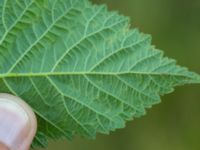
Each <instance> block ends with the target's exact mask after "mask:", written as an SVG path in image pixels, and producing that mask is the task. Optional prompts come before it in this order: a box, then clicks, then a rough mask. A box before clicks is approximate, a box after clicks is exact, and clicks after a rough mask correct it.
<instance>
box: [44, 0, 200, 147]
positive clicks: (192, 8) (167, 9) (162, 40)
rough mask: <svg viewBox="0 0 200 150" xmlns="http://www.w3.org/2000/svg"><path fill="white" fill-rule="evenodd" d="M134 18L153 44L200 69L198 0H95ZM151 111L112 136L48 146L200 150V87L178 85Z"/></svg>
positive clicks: (133, 22) (179, 60)
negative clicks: (151, 38)
mask: <svg viewBox="0 0 200 150" xmlns="http://www.w3.org/2000/svg"><path fill="white" fill-rule="evenodd" d="M94 1H95V2H96V3H107V4H108V5H109V7H110V9H114V10H119V11H120V12H121V13H123V14H125V15H127V16H131V19H132V24H133V25H134V26H137V27H139V28H140V30H142V32H145V33H150V34H151V35H152V37H153V44H154V45H156V46H157V47H158V48H160V49H164V50H165V54H166V55H167V56H171V57H173V58H176V59H177V60H178V63H179V64H183V65H185V66H187V67H189V68H190V69H191V70H195V71H197V72H198V73H200V63H199V62H197V60H199V57H200V0H190V1H189V0H123V1H122V0H94ZM162 100H163V102H162V103H161V104H160V105H157V106H154V109H152V110H150V111H149V112H148V114H147V115H146V116H145V117H143V118H141V119H138V120H135V121H133V122H131V123H129V124H127V127H126V129H123V130H118V131H117V132H114V133H112V134H111V135H110V136H105V135H98V136H97V139H96V140H95V141H91V140H89V141H88V140H85V139H79V138H76V139H75V140H73V141H72V142H62V141H61V142H59V143H58V142H56V143H52V144H51V145H49V148H48V150H54V149H58V150H65V149H69V150H94V149H95V150H102V149H103V150H122V149H123V150H161V149H162V150H169V149H170V150H199V149H200V142H199V139H200V117H199V115H200V101H199V100H200V86H199V85H190V86H184V87H179V88H177V89H176V92H175V93H173V94H171V95H168V96H165V97H164V98H163V99H162Z"/></svg>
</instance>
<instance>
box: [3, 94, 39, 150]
mask: <svg viewBox="0 0 200 150" xmlns="http://www.w3.org/2000/svg"><path fill="white" fill-rule="evenodd" d="M36 128H37V122H36V117H35V115H34V113H33V111H32V110H31V108H30V107H29V106H28V105H27V104H26V103H25V102H24V101H23V100H21V99H20V98H18V97H15V96H12V95H9V94H0V150H28V149H29V147H30V145H31V143H32V140H33V138H34V136H35V133H36Z"/></svg>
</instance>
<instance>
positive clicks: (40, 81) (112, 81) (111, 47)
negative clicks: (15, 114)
mask: <svg viewBox="0 0 200 150" xmlns="http://www.w3.org/2000/svg"><path fill="white" fill-rule="evenodd" d="M129 26H130V25H129V19H128V18H126V17H124V16H121V15H119V14H118V13H116V12H108V11H107V8H106V7H105V6H103V5H101V6H97V5H92V4H91V3H90V2H89V1H88V0H1V1H0V92H6V93H12V94H14V95H16V96H19V97H21V98H23V99H24V100H26V102H27V103H28V104H29V105H30V106H31V107H32V108H33V110H34V112H35V113H36V114H37V119H38V132H37V135H36V137H35V140H34V142H33V144H32V146H46V145H47V139H58V138H65V137H66V138H68V139H71V138H72V137H73V135H80V136H84V137H89V138H93V137H95V135H96V133H97V132H99V133H106V134H108V133H109V131H114V130H115V129H118V128H123V127H124V126H125V122H126V121H127V120H132V119H133V118H137V117H140V116H143V115H144V114H145V109H147V108H150V107H151V106H152V105H153V104H157V103H159V102H160V95H163V94H167V93H170V92H172V91H173V87H174V86H177V85H183V84H186V83H200V77H199V76H198V75H197V74H195V73H192V72H189V71H188V70H187V69H186V68H183V67H180V66H177V65H176V62H175V61H174V60H172V59H169V58H166V57H164V56H163V53H162V52H161V51H160V50H157V49H156V48H155V47H154V46H152V45H151V37H150V36H148V35H145V34H142V33H140V32H139V31H138V30H137V29H129Z"/></svg>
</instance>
